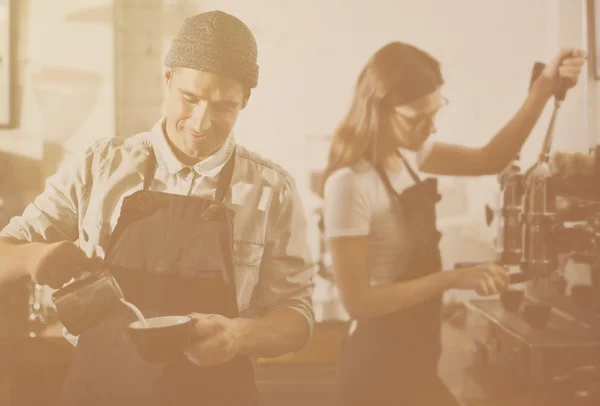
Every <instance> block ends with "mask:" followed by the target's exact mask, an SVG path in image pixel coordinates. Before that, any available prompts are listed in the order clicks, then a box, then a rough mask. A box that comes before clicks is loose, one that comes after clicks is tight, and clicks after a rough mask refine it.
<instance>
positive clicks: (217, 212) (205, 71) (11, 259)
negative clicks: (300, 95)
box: [0, 11, 313, 405]
mask: <svg viewBox="0 0 600 406" xmlns="http://www.w3.org/2000/svg"><path fill="white" fill-rule="evenodd" d="M165 65H166V67H167V70H166V74H165V79H166V84H167V89H168V95H167V103H166V106H167V107H166V110H167V111H166V117H165V118H164V119H162V120H160V121H159V122H158V123H157V124H156V125H155V126H154V128H153V129H152V130H151V131H150V132H146V133H141V134H137V135H135V136H133V137H131V138H128V139H118V138H116V139H115V138H112V139H108V140H102V141H100V142H97V143H95V144H94V145H93V146H91V147H90V148H89V149H88V150H87V152H86V154H85V155H84V156H83V157H82V158H81V159H80V160H79V162H77V163H74V164H71V165H69V166H65V167H63V168H61V169H60V170H59V171H58V172H57V173H56V174H55V175H54V176H52V177H51V178H49V179H48V181H47V184H46V188H45V190H44V192H43V193H42V194H41V195H40V196H38V197H37V198H36V199H35V201H34V202H33V203H32V204H31V205H29V206H28V207H27V208H26V210H25V212H24V213H23V215H22V216H20V217H18V218H15V219H13V220H12V221H11V223H10V224H9V225H8V226H7V227H6V228H5V229H4V230H3V231H2V233H1V237H0V262H1V265H2V268H3V272H4V278H19V277H25V276H30V277H31V278H32V279H33V280H34V281H35V282H36V283H39V284H46V285H49V286H51V287H53V288H59V287H61V286H62V285H63V284H65V283H66V282H68V281H69V280H71V278H73V277H77V276H79V275H80V274H81V270H82V269H84V270H86V269H94V268H97V267H98V266H99V265H101V266H104V267H106V268H109V269H110V270H111V271H112V273H113V274H114V275H115V278H116V279H117V281H118V282H119V285H120V287H121V288H122V290H123V293H124V295H125V298H126V299H127V300H128V301H130V302H133V303H134V304H135V305H136V306H138V307H139V308H140V309H141V311H142V312H143V313H144V316H146V317H153V316H162V315H173V314H190V313H192V314H193V315H194V318H195V319H196V320H197V323H196V332H197V333H198V335H199V336H200V340H199V341H198V342H197V344H195V345H193V346H192V347H190V348H189V349H188V350H187V351H186V352H185V356H182V357H181V359H180V360H177V361H175V362H172V363H167V364H149V363H146V362H144V361H143V360H142V359H141V358H140V356H139V355H138V353H137V352H136V350H135V347H133V345H132V344H131V342H130V341H129V339H128V337H127V334H126V326H127V325H128V323H130V322H132V321H133V320H134V316H133V314H132V313H131V314H130V313H129V312H126V311H125V312H123V314H122V315H120V316H119V317H116V318H114V319H110V320H105V321H103V322H101V323H99V324H98V325H96V326H94V327H92V328H91V329H89V330H87V331H85V332H84V333H82V334H81V335H80V337H79V340H78V343H77V348H76V350H75V354H74V360H73V364H72V367H71V371H70V374H69V377H68V378H67V382H66V384H65V388H64V391H63V403H64V404H78V405H92V404H103V405H108V404H111V405H115V404H129V405H131V404H152V403H156V404H166V403H171V402H172V403H174V404H182V403H186V404H187V403H190V404H207V405H208V404H210V405H225V404H226V405H242V404H243V405H253V404H255V403H256V388H255V383H254V378H253V368H252V365H251V363H250V362H249V359H250V358H252V357H257V356H258V357H273V356H278V355H281V354H284V353H287V352H291V351H295V350H298V349H299V348H301V347H302V346H303V344H304V343H305V342H306V340H307V339H308V337H309V336H310V331H311V328H312V324H313V311H312V307H311V294H312V289H313V285H312V283H313V282H312V274H313V269H312V266H311V263H312V261H311V258H310V254H309V250H308V246H307V243H306V240H307V238H306V223H305V218H304V214H303V209H302V206H301V203H300V200H299V197H298V194H297V192H296V189H295V186H294V182H293V180H292V179H291V177H290V176H289V175H288V174H287V173H286V172H285V171H284V170H283V169H281V168H280V167H279V166H277V165H275V164H274V163H272V162H270V161H267V160H265V159H261V158H260V157H259V156H257V155H256V154H254V153H251V152H249V151H247V150H246V149H245V148H243V147H241V146H239V145H236V142H235V139H234V135H233V132H232V129H233V127H234V124H235V122H236V120H237V118H238V115H239V113H240V111H241V110H242V109H243V108H244V107H245V106H246V104H247V103H248V99H249V97H250V92H251V89H253V88H255V87H256V85H257V78H258V66H257V49H256V43H255V39H254V36H253V35H252V33H251V32H250V30H249V29H248V27H247V26H246V25H245V24H244V23H243V22H241V21H240V20H239V19H237V18H235V17H233V16H231V15H229V14H226V13H224V12H221V11H212V12H207V13H202V14H199V15H196V16H194V17H191V18H189V19H187V20H186V21H185V22H184V24H183V26H182V27H181V30H180V32H179V33H178V35H177V37H176V38H175V39H174V41H173V43H172V45H171V49H170V51H169V53H168V55H167V57H166V60H165ZM221 202H224V204H223V203H221ZM232 218H234V220H231V219H232ZM76 240H78V243H77V244H75V243H74V242H73V241H76ZM232 252H233V253H232ZM98 258H103V259H104V261H103V264H99V261H98Z"/></svg>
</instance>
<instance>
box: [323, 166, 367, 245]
mask: <svg viewBox="0 0 600 406" xmlns="http://www.w3.org/2000/svg"><path fill="white" fill-rule="evenodd" d="M323 220H324V224H325V236H326V238H334V237H349V236H364V235H368V234H369V232H370V229H371V204H370V200H369V194H368V190H365V188H364V185H363V184H362V182H360V179H359V175H358V174H356V173H354V172H353V171H352V170H350V169H348V168H345V169H341V170H339V171H337V172H334V173H333V174H332V175H331V176H330V177H329V178H328V179H327V181H326V182H325V193H324V206H323Z"/></svg>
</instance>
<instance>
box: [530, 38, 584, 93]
mask: <svg viewBox="0 0 600 406" xmlns="http://www.w3.org/2000/svg"><path fill="white" fill-rule="evenodd" d="M585 56H586V55H585V51H583V50H582V49H574V48H568V49H563V50H561V51H560V53H559V54H558V55H557V56H556V57H555V58H554V59H553V60H552V61H550V63H548V64H547V65H546V67H545V68H544V70H543V71H542V73H541V74H540V77H539V78H538V79H537V80H536V81H535V82H534V84H533V87H532V89H533V91H536V92H539V93H540V94H542V95H544V96H545V97H548V98H550V97H552V96H553V95H554V93H555V92H556V90H557V89H558V85H559V83H560V82H559V79H560V80H562V81H563V82H564V85H565V86H566V87H567V88H568V89H570V88H572V87H574V86H575V85H576V84H577V80H578V79H579V75H580V74H581V69H582V67H583V64H584V63H585Z"/></svg>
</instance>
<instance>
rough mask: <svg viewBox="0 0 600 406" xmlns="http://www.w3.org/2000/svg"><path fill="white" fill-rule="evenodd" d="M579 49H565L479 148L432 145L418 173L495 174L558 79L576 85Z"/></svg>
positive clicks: (512, 153) (527, 131) (518, 147)
mask: <svg viewBox="0 0 600 406" xmlns="http://www.w3.org/2000/svg"><path fill="white" fill-rule="evenodd" d="M584 55H585V53H584V51H582V50H578V49H576V50H573V49H566V50H563V51H561V52H560V54H559V55H558V56H557V57H556V58H555V59H554V60H553V61H552V62H550V63H549V64H548V65H546V67H545V68H544V71H543V72H542V73H541V74H540V77H539V78H538V79H537V80H536V81H535V82H534V84H533V86H532V88H531V91H530V92H529V94H528V96H527V99H526V100H525V102H524V103H523V104H522V105H521V107H520V108H519V110H517V112H516V113H515V115H514V116H513V117H512V118H511V119H510V120H509V121H508V122H507V123H506V124H505V125H504V127H502V129H501V130H500V131H499V132H498V133H497V134H496V135H495V136H494V137H493V138H492V139H491V140H490V142H488V143H487V144H486V145H485V146H483V147H481V148H469V147H463V146H459V145H453V144H445V143H435V144H433V146H432V149H431V152H430V153H429V155H428V156H427V158H426V159H425V161H424V162H423V163H422V164H421V170H422V171H423V172H428V173H432V174H438V175H450V176H479V175H491V174H496V173H498V172H500V171H502V169H504V168H505V167H506V166H507V165H508V164H509V162H510V161H511V160H512V159H514V158H515V157H516V156H517V154H518V153H519V151H520V150H521V148H522V147H523V144H524V143H525V141H526V140H527V137H529V134H531V131H532V130H533V127H534V126H535V123H536V122H537V120H538V119H539V118H540V115H541V114H542V112H543V111H544V108H545V106H546V104H547V102H548V100H549V99H550V97H552V95H553V94H554V92H555V89H556V88H557V85H558V83H559V79H560V78H563V79H561V80H565V83H567V84H568V86H569V87H573V86H575V84H576V83H577V79H578V77H579V74H580V73H581V68H582V66H583V63H584V62H585V56H584Z"/></svg>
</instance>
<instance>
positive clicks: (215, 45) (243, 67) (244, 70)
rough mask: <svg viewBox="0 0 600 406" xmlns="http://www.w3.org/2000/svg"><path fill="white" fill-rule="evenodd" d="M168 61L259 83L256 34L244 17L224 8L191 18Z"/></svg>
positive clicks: (170, 64) (253, 84)
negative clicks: (244, 20)
mask: <svg viewBox="0 0 600 406" xmlns="http://www.w3.org/2000/svg"><path fill="white" fill-rule="evenodd" d="M165 65H166V66H168V67H170V68H178V67H182V68H190V69H194V70H199V71H202V72H210V73H214V74H216V75H222V76H229V77H232V78H234V79H237V80H239V81H240V82H242V83H243V84H244V85H246V86H248V87H249V88H251V89H252V88H255V87H256V86H257V84H258V65H257V50H256V40H255V39H254V35H252V32H251V31H250V29H249V28H248V27H247V26H246V25H245V24H244V23H243V22H242V21H241V20H239V19H238V18H236V17H234V16H232V15H230V14H227V13H224V12H223V11H218V10H217V11H209V12H206V13H201V14H197V15H195V16H193V17H190V18H187V19H186V20H185V21H184V23H183V25H182V26H181V29H180V30H179V33H178V34H177V37H175V39H174V40H173V42H172V44H171V49H170V50H169V52H168V53H167V56H166V58H165Z"/></svg>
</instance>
